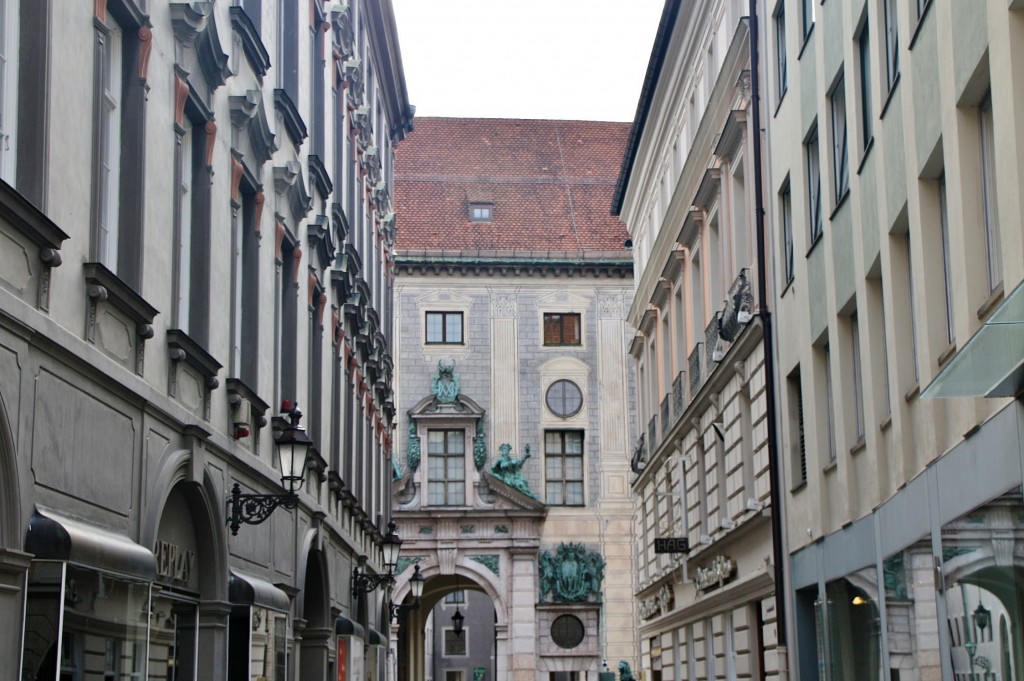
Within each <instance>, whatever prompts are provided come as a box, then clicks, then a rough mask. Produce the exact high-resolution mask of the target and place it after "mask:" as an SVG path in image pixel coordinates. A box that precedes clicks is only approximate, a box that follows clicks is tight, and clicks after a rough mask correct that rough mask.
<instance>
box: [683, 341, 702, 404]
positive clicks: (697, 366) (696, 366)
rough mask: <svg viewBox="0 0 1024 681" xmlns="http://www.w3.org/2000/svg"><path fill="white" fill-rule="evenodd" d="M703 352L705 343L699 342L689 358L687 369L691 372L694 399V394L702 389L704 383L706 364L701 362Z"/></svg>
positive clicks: (691, 396) (691, 392) (691, 395)
mask: <svg viewBox="0 0 1024 681" xmlns="http://www.w3.org/2000/svg"><path fill="white" fill-rule="evenodd" d="M703 352H704V344H703V343H697V345H695V346H694V348H693V351H692V352H691V353H690V357H689V359H688V360H687V369H688V371H689V373H690V399H693V396H694V395H696V394H697V391H698V390H700V387H701V385H703V384H704V366H703V363H702V362H701V355H702V353H703Z"/></svg>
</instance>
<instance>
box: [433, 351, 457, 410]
mask: <svg viewBox="0 0 1024 681" xmlns="http://www.w3.org/2000/svg"><path fill="white" fill-rule="evenodd" d="M430 392H431V393H433V395H434V398H435V399H436V400H437V401H438V402H439V403H440V404H454V403H455V399H456V398H457V397H458V396H459V377H458V376H456V375H455V360H449V361H447V362H446V361H444V360H443V359H442V360H441V361H439V362H438V363H437V373H436V374H434V380H433V382H432V383H431V386H430Z"/></svg>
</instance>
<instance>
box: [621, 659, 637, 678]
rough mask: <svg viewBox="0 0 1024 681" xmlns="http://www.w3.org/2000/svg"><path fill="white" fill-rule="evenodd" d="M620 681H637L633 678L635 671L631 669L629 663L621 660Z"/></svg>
mask: <svg viewBox="0 0 1024 681" xmlns="http://www.w3.org/2000/svg"><path fill="white" fill-rule="evenodd" d="M619 681H636V679H635V678H634V677H633V670H632V669H630V668H629V663H628V662H626V661H625V660H619Z"/></svg>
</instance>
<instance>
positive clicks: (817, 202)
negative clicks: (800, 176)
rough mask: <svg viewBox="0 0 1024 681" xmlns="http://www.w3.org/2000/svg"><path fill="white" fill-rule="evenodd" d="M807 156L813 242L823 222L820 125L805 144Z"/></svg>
mask: <svg viewBox="0 0 1024 681" xmlns="http://www.w3.org/2000/svg"><path fill="white" fill-rule="evenodd" d="M804 154H805V156H806V157H807V205H808V209H809V211H808V215H809V218H810V226H811V243H812V244H813V243H814V242H815V241H817V239H818V237H820V236H821V233H822V229H823V222H822V217H821V164H820V159H819V157H818V127H817V126H815V127H814V129H813V130H812V131H811V134H810V136H809V137H808V138H807V142H806V143H805V144H804Z"/></svg>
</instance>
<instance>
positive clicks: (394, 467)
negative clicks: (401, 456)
mask: <svg viewBox="0 0 1024 681" xmlns="http://www.w3.org/2000/svg"><path fill="white" fill-rule="evenodd" d="M391 479H392V480H401V479H402V467H401V466H400V465H399V463H398V457H397V456H392V457H391Z"/></svg>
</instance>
